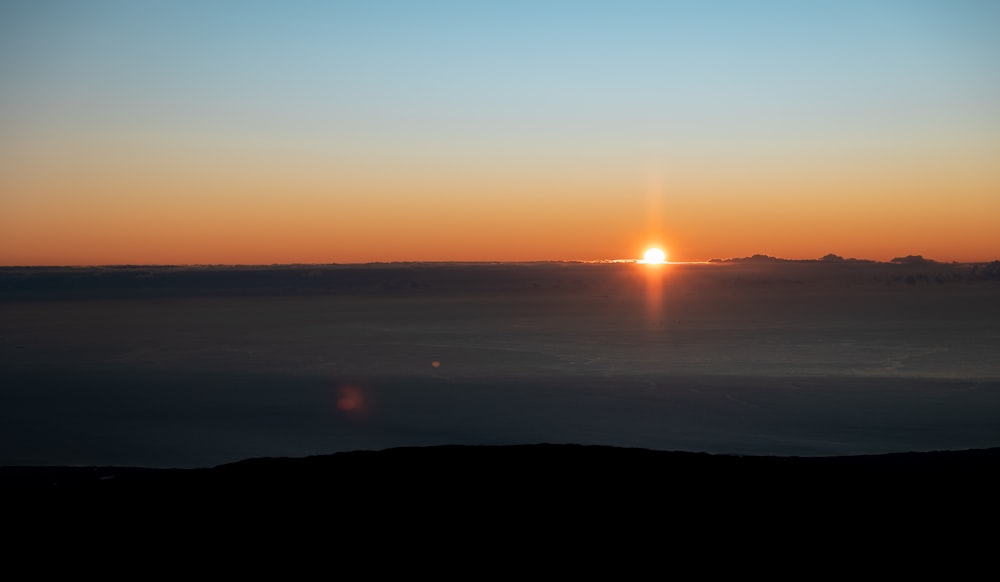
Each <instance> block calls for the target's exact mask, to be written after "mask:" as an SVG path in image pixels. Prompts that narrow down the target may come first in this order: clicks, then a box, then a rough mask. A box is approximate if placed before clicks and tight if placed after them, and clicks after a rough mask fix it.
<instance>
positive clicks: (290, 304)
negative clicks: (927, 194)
mask: <svg viewBox="0 0 1000 582" xmlns="http://www.w3.org/2000/svg"><path fill="white" fill-rule="evenodd" d="M984 273H986V274H985V275H984ZM997 354H1000V281H997V280H996V279H995V278H993V276H992V271H989V270H984V269H983V268H982V266H968V265H938V264H923V265H887V264H873V263H835V264H826V263H816V262H807V263H792V262H788V263H781V262H760V261H758V262H736V263H722V264H705V265H663V266H656V267H654V266H646V265H637V264H575V263H571V264H563V263H539V264H489V265H486V264H465V265H452V264H406V265H398V264H396V265H368V266H327V267H317V266H289V267H227V268H221V267H215V268H179V267H178V268H152V267H131V268H117V269H111V268H104V269H101V268H93V269H2V270H0V465H16V464H31V465H42V464H84V465H92V464H98V465H142V466H177V467H196V466H210V465H215V464H219V463H224V462H229V461H235V460H239V459H242V458H247V457H258V456H304V455H310V454H322V453H330V452H336V451H344V450H355V449H377V448H386V447H393V446H404V445H432V444H455V443H458V444H512V443H536V442H558V443H586V444H608V445H619V446H635V447H648V448H654V449H664V450H691V451H709V452H720V453H739V454H782V455H789V454H791V455H836V454H857V453H880V452H892V451H908V450H939V449H962V448H977V447H991V446H1000V422H998V421H997V419H1000V358H998V357H997Z"/></svg>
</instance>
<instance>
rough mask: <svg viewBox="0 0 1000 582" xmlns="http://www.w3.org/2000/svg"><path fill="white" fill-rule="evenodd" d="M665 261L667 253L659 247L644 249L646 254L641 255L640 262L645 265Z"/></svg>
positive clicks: (659, 263) (658, 263)
mask: <svg viewBox="0 0 1000 582" xmlns="http://www.w3.org/2000/svg"><path fill="white" fill-rule="evenodd" d="M666 261H667V253H665V252H663V251H662V250H661V249H657V248H652V249H646V254H644V255H643V256H642V262H643V263H646V264H647V265H661V264H663V263H665V262H666Z"/></svg>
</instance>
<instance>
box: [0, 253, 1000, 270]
mask: <svg viewBox="0 0 1000 582" xmlns="http://www.w3.org/2000/svg"><path fill="white" fill-rule="evenodd" d="M829 256H830V255H825V256H824V257H819V258H813V259H788V258H784V257H775V256H769V255H762V254H755V255H752V256H748V257H730V258H726V259H719V258H712V259H708V260H702V261H664V262H663V263H654V264H662V265H718V264H727V263H743V262H751V263H753V262H781V263H826V264H839V263H877V264H886V265H892V264H896V265H906V264H909V265H915V264H938V265H977V264H989V263H995V262H1000V259H991V260H986V261H939V260H935V259H928V258H926V257H923V256H922V255H907V256H905V257H895V258H893V259H890V260H888V261H880V260H877V259H860V258H855V257H840V256H837V255H834V257H836V258H832V259H828V258H827V257H829ZM553 263H577V264H640V265H645V264H647V263H646V262H645V261H644V260H643V259H632V258H629V259H537V260H514V261H499V260H492V261H489V260H483V261H474V260H473V261H470V260H466V261H462V260H437V261H434V260H432V261H426V260H424V261H422V260H397V261H366V262H344V263H339V262H329V263H311V262H288V263H91V264H75V265H74V264H31V265H0V269H44V268H49V269H94V268H150V267H154V268H170V267H177V268H184V267H296V266H305V267H329V266H338V267H351V266H356V267H361V266H372V265H412V264H424V265H518V264H520V265H530V264H553Z"/></svg>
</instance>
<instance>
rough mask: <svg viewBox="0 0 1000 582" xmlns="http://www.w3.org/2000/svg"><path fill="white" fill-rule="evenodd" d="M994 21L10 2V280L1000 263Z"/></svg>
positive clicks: (3, 209) (597, 6)
mask: <svg viewBox="0 0 1000 582" xmlns="http://www.w3.org/2000/svg"><path fill="white" fill-rule="evenodd" d="M998 30H1000V2H995V1H992V0H940V1H937V0H935V1H926V0H906V1H893V0H865V1H855V0H839V1H829V2H825V1H810V0H797V1H771V0H755V1H752V2H751V1H725V0H701V1H669V0H660V1H640V0H611V1H587V0H577V1H545V0H534V1H518V0H506V1H492V0H481V1H476V2H468V1H460V0H455V1H437V0H422V1H402V0H400V1H394V0H359V1H333V0H332V1H324V2H320V1H315V2H314V1H303V0H287V1H281V2H278V1H273V2H262V1H255V0H242V1H235V0H234V1H222V0H195V1H190V0H128V1H124V0H120V1H119V0H89V1H84V0H79V1H70V0H4V1H3V2H0V89H2V90H0V264H2V265H95V264H272V263H333V262H336V263H358V262H374V261H534V260H599V259H618V258H639V257H640V256H641V254H642V251H643V250H644V249H645V248H646V247H647V246H649V245H658V246H662V247H664V248H665V249H666V250H667V252H668V255H669V258H670V259H672V260H687V261H698V260H708V259H711V258H730V257H743V256H749V255H752V254H756V253H762V254H768V255H772V256H780V257H785V258H817V257H820V256H823V255H825V254H827V253H835V254H839V255H842V256H845V257H857V258H868V259H877V260H888V259H891V258H893V257H897V256H904V255H909V254H921V255H923V256H925V257H928V258H933V259H937V260H945V261H987V260H994V259H1000V227H998V226H997V219H998V217H1000V34H997V31H998Z"/></svg>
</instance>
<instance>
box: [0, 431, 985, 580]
mask: <svg viewBox="0 0 1000 582" xmlns="http://www.w3.org/2000/svg"><path fill="white" fill-rule="evenodd" d="M997 491H1000V448H993V449H980V450H967V451H948V452H927V453H901V454H887V455H871V456H845V457H766V456H760V457H755V456H728V455H710V454H705V453H685V452H665V451H654V450H649V449H636V448H618V447H606V446H581V445H550V444H538V445H515V446H433V447H403V448H393V449H386V450H381V451H355V452H341V453H336V454H332V455H325V456H312V457H304V458H257V459H249V460H244V461H240V462H237V463H231V464H225V465H220V466H216V467H213V468H205V469H145V468H127V467H0V493H2V494H3V499H4V500H5V514H4V517H5V520H6V521H5V525H6V528H5V529H6V531H7V532H8V535H12V534H13V540H14V543H15V544H17V545H18V546H22V547H24V548H26V550H27V551H28V552H38V551H42V552H43V553H45V554H46V555H52V556H53V557H54V558H56V559H58V556H59V555H63V554H61V553H60V554H56V553H54V551H53V549H54V548H61V549H60V550H59V552H62V551H63V550H62V549H65V548H69V549H70V551H77V552H79V551H82V555H81V556H80V558H81V559H89V558H90V556H92V555H93V554H92V553H91V552H92V551H93V550H89V551H88V550H84V548H94V549H95V550H97V551H100V552H102V553H108V554H109V555H110V556H121V559H125V558H126V557H127V558H128V559H136V557H137V556H147V557H148V558H149V559H150V560H155V561H156V563H161V562H162V563H169V564H176V563H177V560H181V561H182V563H188V562H189V561H194V562H196V563H203V561H204V560H205V559H206V558H207V559H210V560H213V562H214V563H216V564H225V568H227V571H228V569H230V568H232V567H237V568H245V569H247V570H248V571H249V570H255V569H256V568H258V567H259V563H260V562H259V561H260V560H265V561H266V560H269V559H279V560H287V559H289V558H294V559H295V560H301V559H307V560H318V561H320V562H323V563H325V562H327V561H332V562H335V563H336V564H337V567H338V568H341V569H343V568H348V570H350V569H352V568H360V569H362V570H364V571H370V569H372V568H375V569H376V570H378V569H379V568H399V567H403V566H405V567H407V568H411V567H421V568H430V567H433V568H434V569H435V571H440V570H442V569H443V570H445V571H460V572H463V573H467V572H468V568H470V567H473V565H475V567H476V568H480V567H489V568H491V569H492V568H518V569H520V568H523V567H526V566H528V565H529V564H530V565H531V567H532V568H537V567H538V566H539V563H541V564H544V565H545V567H546V568H555V569H557V571H559V572H563V573H565V571H566V569H567V568H569V569H570V570H573V571H576V570H580V571H583V570H588V569H590V568H591V567H594V564H604V565H605V567H606V566H608V561H611V562H613V563H615V564H616V565H615V566H614V568H615V569H616V570H617V569H619V568H625V569H626V570H629V569H636V568H638V569H639V570H640V571H642V570H645V569H647V568H649V567H650V564H655V563H659V562H660V561H661V560H663V559H665V558H669V559H670V560H671V561H672V562H676V561H678V560H679V561H680V562H681V563H684V564H688V565H690V566H692V567H701V566H705V567H708V566H710V567H711V568H712V569H713V570H715V569H717V568H724V569H738V570H741V571H743V570H744V569H746V568H751V567H752V568H766V569H767V570H769V571H771V570H773V569H774V568H786V569H791V570H793V571H796V572H798V571H800V569H801V563H800V562H797V561H789V560H791V558H788V559H787V560H786V559H779V560H777V561H774V560H773V558H774V557H776V556H791V555H794V556H796V558H795V560H802V559H815V560H820V561H824V562H822V563H826V562H825V561H829V560H833V562H830V563H831V564H832V565H836V566H837V567H848V566H847V564H852V563H858V562H860V563H864V564H867V565H868V567H870V566H871V564H872V560H878V563H879V564H881V567H887V568H892V569H893V570H895V569H896V568H897V567H898V566H897V565H896V564H895V562H896V559H897V558H898V557H899V556H901V555H905V556H908V557H907V558H906V559H905V560H904V561H905V565H906V566H907V567H916V564H918V563H923V562H922V560H923V557H922V552H925V551H927V552H930V555H931V556H933V557H935V558H936V559H939V560H940V559H946V560H950V559H951V558H949V556H953V557H956V558H960V559H959V560H958V561H957V562H955V567H964V565H968V564H970V563H974V562H970V560H976V559H979V557H984V556H985V555H988V554H983V553H981V552H982V551H983V550H982V549H981V548H982V545H983V544H985V543H987V540H988V539H989V535H990V534H989V533H988V532H987V533H984V531H986V530H983V529H982V526H983V525H986V526H987V528H989V527H992V524H993V523H995V521H994V520H995V518H996V517H998V516H1000V511H998V503H997V499H996V492H997ZM977 548H980V549H978V550H977ZM8 549H10V548H8ZM898 552H906V554H899V553H898ZM946 552H954V553H951V554H949V553H946ZM772 553H773V554H774V556H772ZM10 555H14V554H10ZM29 555H31V554H29ZM280 556H284V558H279V557H280ZM810 556H811V558H810ZM234 557H235V558H234ZM116 559H118V558H116ZM233 559H235V562H233V563H230V560H233ZM411 560H413V561H411ZM619 560H621V561H622V562H621V563H620V564H618V562H619ZM706 560H708V561H706ZM746 560H751V561H750V562H746ZM595 561H596V562H595ZM716 562H718V563H716ZM150 563H153V562H152V561H151V562H150ZM282 563H283V564H285V563H287V562H284V561H282ZM283 567H284V566H283ZM948 568H949V569H950V568H952V566H950V565H949V566H948Z"/></svg>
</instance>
